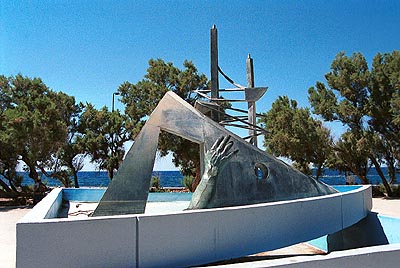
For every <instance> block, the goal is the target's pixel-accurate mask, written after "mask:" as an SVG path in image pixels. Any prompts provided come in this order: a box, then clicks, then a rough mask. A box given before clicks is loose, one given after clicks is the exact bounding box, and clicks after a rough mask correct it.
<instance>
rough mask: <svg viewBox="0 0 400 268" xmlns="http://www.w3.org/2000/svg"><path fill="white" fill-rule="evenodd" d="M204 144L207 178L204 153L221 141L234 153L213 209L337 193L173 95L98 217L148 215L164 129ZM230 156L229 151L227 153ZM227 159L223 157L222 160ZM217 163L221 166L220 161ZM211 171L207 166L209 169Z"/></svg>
mask: <svg viewBox="0 0 400 268" xmlns="http://www.w3.org/2000/svg"><path fill="white" fill-rule="evenodd" d="M161 130H162V131H166V132H169V133H172V134H175V135H178V136H181V137H183V138H186V139H188V140H191V141H193V142H196V143H198V144H199V146H200V151H201V154H200V158H201V159H202V161H201V162H202V163H203V166H202V174H205V172H208V170H206V167H205V166H204V163H205V162H206V161H204V160H205V156H206V154H205V152H207V151H209V150H210V149H211V148H213V144H214V143H215V141H216V140H218V139H219V138H220V137H226V136H230V141H232V143H233V145H230V144H232V143H230V142H224V143H223V144H225V146H228V145H229V146H232V147H230V148H232V149H234V151H236V150H238V152H237V153H234V154H233V155H231V156H230V157H229V159H226V158H225V159H224V160H226V161H224V166H223V167H224V168H223V169H221V168H220V167H219V170H218V174H217V177H215V184H214V188H215V189H214V190H213V191H212V195H210V196H209V198H207V205H205V206H206V207H208V208H211V207H225V206H235V205H245V204H255V203H262V202H271V201H278V200H289V199H296V198H302V197H311V196H319V195H324V194H329V193H335V192H336V190H334V189H333V188H331V187H329V186H327V185H325V184H323V183H321V182H319V181H316V180H314V179H313V178H311V177H308V176H306V175H304V174H302V173H301V172H299V171H297V170H296V169H294V168H292V167H291V166H289V165H287V164H286V163H284V162H283V161H281V160H279V159H277V158H275V157H274V156H272V155H269V154H267V153H265V152H263V151H261V150H260V149H258V148H257V147H255V146H253V145H251V144H249V143H247V142H246V141H244V140H243V139H241V138H240V137H238V136H236V135H235V134H234V133H232V132H230V131H228V130H227V129H225V128H224V127H222V126H221V125H219V124H218V123H216V122H214V121H213V120H211V119H210V118H208V117H206V116H205V115H204V114H202V113H200V112H199V111H198V110H196V109H195V108H194V107H193V106H191V105H189V104H188V103H187V102H185V101H184V100H183V99H181V98H180V97H179V96H178V95H176V94H175V93H173V92H168V93H166V94H165V96H164V97H163V99H162V100H161V101H160V102H159V104H158V106H157V107H156V109H155V110H154V111H153V113H152V114H151V116H150V118H149V120H148V121H147V122H146V124H145V125H144V127H143V128H142V130H141V132H140V133H139V135H138V136H137V137H136V139H135V142H134V144H133V145H132V147H131V149H130V150H129V152H128V154H127V155H126V157H125V160H124V161H123V163H122V165H121V167H120V169H119V170H118V173H117V174H116V177H115V178H114V179H113V180H112V182H111V183H110V185H109V187H108V189H107V191H106V192H105V194H104V196H103V198H102V199H101V201H100V203H99V205H98V207H97V208H96V210H95V212H94V214H93V216H102V215H123V214H133V213H144V210H145V207H146V202H147V197H148V193H149V186H150V181H151V175H152V170H153V165H154V159H155V156H156V150H157V142H158V137H159V134H160V131H161ZM225 152H227V151H225ZM221 160H222V159H221ZM216 163H217V162H216ZM207 169H208V168H207Z"/></svg>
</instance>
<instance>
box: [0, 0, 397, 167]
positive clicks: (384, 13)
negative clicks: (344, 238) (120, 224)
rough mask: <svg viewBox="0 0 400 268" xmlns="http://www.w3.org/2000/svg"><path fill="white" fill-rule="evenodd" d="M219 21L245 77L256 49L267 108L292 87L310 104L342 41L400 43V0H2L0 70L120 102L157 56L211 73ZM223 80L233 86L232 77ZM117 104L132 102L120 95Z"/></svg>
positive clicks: (375, 46) (232, 65) (374, 45)
mask: <svg viewBox="0 0 400 268" xmlns="http://www.w3.org/2000/svg"><path fill="white" fill-rule="evenodd" d="M214 24H215V25H216V27H217V29H218V49H219V52H218V53H219V66H220V67H221V69H222V70H223V71H224V72H225V73H226V74H227V75H229V76H230V77H231V78H232V79H233V80H234V81H235V82H237V83H239V84H242V85H246V84H247V82H246V58H247V55H248V54H249V53H250V54H251V57H252V58H253V59H254V72H255V73H254V76H255V85H256V86H259V87H268V91H267V93H266V94H265V95H264V97H263V98H262V99H261V100H260V101H259V102H258V103H257V112H259V113H261V112H267V111H268V110H269V109H270V108H271V104H272V103H273V102H274V101H275V100H276V99H277V97H278V96H283V95H286V96H288V97H289V98H291V99H295V100H296V101H297V102H298V103H299V105H300V106H302V107H309V103H308V94H307V90H308V88H309V87H311V86H313V85H315V83H316V81H322V82H325V79H324V75H325V74H326V73H327V72H329V70H330V65H331V63H332V61H333V59H334V57H335V55H336V54H337V53H339V52H341V51H345V52H346V54H347V55H351V54H352V53H354V52H361V53H362V54H363V55H364V56H365V58H366V59H367V61H368V62H369V63H371V62H372V59H373V56H374V55H376V54H377V53H378V52H380V53H385V52H389V53H390V52H392V51H393V50H398V49H399V46H400V27H399V25H400V1H371V0H364V1H354V0H350V1H349V0H347V1H311V0H305V1H304V0H303V1H285V0H280V1H278V0H276V1H272V0H271V1H257V0H253V1H248V0H247V1H234V0H233V1H232V0H231V1H183V0H180V1H151V0H150V1H140V0H136V1H116V0H114V1H96V0H92V1H83V0H80V1H74V0H71V1H57V0H53V1H46V0H41V1H34V0H32V1H20V0H15V1H7V0H0V75H6V76H12V75H17V74H19V73H20V74H22V75H24V76H28V77H40V78H41V79H42V80H43V81H44V83H45V84H46V85H47V86H48V87H50V88H51V89H53V90H55V91H63V92H65V93H67V94H68V95H71V96H74V97H75V98H76V100H77V101H82V102H90V103H93V104H94V105H95V106H96V107H97V108H101V107H103V106H108V107H111V103H112V94H113V92H116V91H117V88H118V86H119V85H120V84H122V83H123V82H125V81H129V82H131V83H136V82H138V81H140V80H141V79H143V76H144V75H145V74H146V69H147V68H148V61H149V59H152V58H153V59H156V58H161V59H163V60H164V61H167V62H172V63H173V64H174V65H175V66H177V67H179V68H183V66H182V64H183V62H184V60H185V59H188V60H191V61H193V63H194V64H195V66H196V67H197V68H198V70H199V72H200V73H204V74H205V75H206V76H207V77H210V29H211V27H212V26H213V25H214ZM220 87H221V88H232V86H231V85H230V84H228V83H227V82H224V79H223V78H222V77H220ZM115 107H116V108H118V109H120V110H123V109H124V107H123V105H122V104H121V103H120V102H119V101H118V99H116V101H115ZM239 108H242V107H239ZM330 127H331V128H332V132H333V134H334V135H339V134H340V132H341V131H342V129H341V126H340V125H337V124H336V125H332V126H330ZM89 168H90V167H89ZM169 169H174V168H173V166H172V164H171V162H170V159H169V160H168V159H166V160H165V159H164V160H163V159H158V160H157V163H156V167H155V170H169Z"/></svg>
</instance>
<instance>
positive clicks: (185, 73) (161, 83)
mask: <svg viewBox="0 0 400 268" xmlns="http://www.w3.org/2000/svg"><path fill="white" fill-rule="evenodd" d="M183 67H184V69H182V70H181V69H179V68H177V67H175V66H174V65H173V64H172V63H171V62H168V63H166V62H164V61H163V60H162V59H157V60H154V59H151V60H150V61H149V68H148V69H147V74H146V75H145V78H144V79H143V80H141V81H139V82H138V83H136V84H131V83H129V82H125V83H123V84H122V85H121V86H120V87H119V88H118V91H119V92H120V94H121V97H122V98H121V102H122V103H124V104H125V113H126V114H127V115H128V116H129V118H130V119H131V122H132V123H131V127H132V128H134V129H135V130H136V131H138V130H139V129H140V128H141V127H142V126H143V124H144V123H145V121H146V120H147V118H148V116H150V114H151V112H152V111H153V110H154V108H155V107H156V106H157V104H158V102H159V101H160V100H161V98H162V97H163V96H164V94H165V93H166V92H167V91H169V90H171V91H173V92H175V93H176V94H177V95H179V96H180V97H181V98H183V99H184V100H186V101H187V102H188V103H190V104H191V105H194V103H195V101H196V94H193V93H192V91H193V90H201V89H206V88H207V87H208V82H207V78H206V76H205V75H204V74H199V73H198V71H197V68H196V67H195V66H194V64H193V63H192V62H190V61H185V62H184V63H183ZM158 146H159V147H158V148H159V151H160V153H161V156H165V155H167V154H168V152H170V151H171V152H173V162H174V164H175V165H176V166H180V167H181V171H182V173H183V174H184V175H187V174H192V175H194V173H195V172H200V159H199V146H198V145H197V144H195V143H193V142H190V141H188V140H185V139H183V138H180V137H178V136H175V135H172V134H169V133H162V134H161V136H160V140H159V145H158Z"/></svg>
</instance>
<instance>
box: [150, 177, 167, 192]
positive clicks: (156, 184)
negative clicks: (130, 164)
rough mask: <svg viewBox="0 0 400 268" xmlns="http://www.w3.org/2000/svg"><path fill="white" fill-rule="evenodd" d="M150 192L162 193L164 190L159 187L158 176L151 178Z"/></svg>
mask: <svg viewBox="0 0 400 268" xmlns="http://www.w3.org/2000/svg"><path fill="white" fill-rule="evenodd" d="M150 191H151V192H164V189H163V188H162V186H161V180H160V177H159V176H152V177H151V183H150Z"/></svg>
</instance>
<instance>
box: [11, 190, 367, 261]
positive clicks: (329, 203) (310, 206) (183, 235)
mask: <svg viewBox="0 0 400 268" xmlns="http://www.w3.org/2000/svg"><path fill="white" fill-rule="evenodd" d="M59 195H60V193H59V194H58V195H57V196H56V195H55V194H53V195H49V196H48V197H46V198H45V199H44V200H43V204H42V205H41V206H39V207H38V208H39V209H40V210H38V211H39V212H40V213H41V215H42V216H41V217H42V219H38V217H35V213H36V212H38V211H36V207H35V208H33V209H32V211H31V212H30V213H28V215H27V216H26V217H24V218H23V219H22V220H21V221H20V222H18V223H17V267H18V268H27V267H185V266H193V265H201V264H205V263H208V262H212V261H217V260H222V259H229V258H234V257H240V256H244V255H247V254H252V253H257V252H261V251H265V250H272V249H276V248H280V247H284V246H288V245H292V244H296V243H299V242H302V241H308V240H311V239H313V238H316V237H319V236H322V235H325V234H328V233H333V232H336V231H338V230H341V229H343V228H345V227H348V226H350V225H352V224H354V223H356V222H357V221H359V220H360V219H362V218H364V217H365V216H366V215H367V213H368V211H369V210H370V209H371V206H372V205H371V204H372V203H371V202H370V201H369V200H371V188H369V187H365V186H364V187H361V188H359V189H358V190H355V191H351V192H346V193H342V194H341V193H339V194H333V195H327V196H322V197H313V198H306V199H299V200H292V201H282V202H275V203H264V204H257V205H249V206H240V207H229V208H218V209H207V210H195V211H184V212H181V213H176V214H165V215H126V216H113V217H94V218H89V219H84V220H71V219H44V217H45V216H43V212H42V210H43V207H45V206H47V207H48V208H50V207H51V205H52V204H54V199H57V198H59V197H58V196H59ZM50 197H51V198H50ZM370 203H371V204H370Z"/></svg>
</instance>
